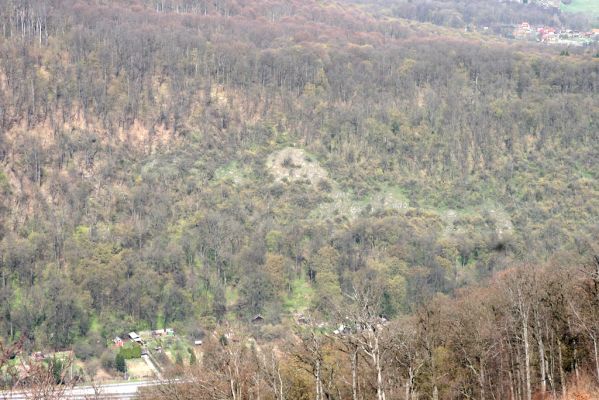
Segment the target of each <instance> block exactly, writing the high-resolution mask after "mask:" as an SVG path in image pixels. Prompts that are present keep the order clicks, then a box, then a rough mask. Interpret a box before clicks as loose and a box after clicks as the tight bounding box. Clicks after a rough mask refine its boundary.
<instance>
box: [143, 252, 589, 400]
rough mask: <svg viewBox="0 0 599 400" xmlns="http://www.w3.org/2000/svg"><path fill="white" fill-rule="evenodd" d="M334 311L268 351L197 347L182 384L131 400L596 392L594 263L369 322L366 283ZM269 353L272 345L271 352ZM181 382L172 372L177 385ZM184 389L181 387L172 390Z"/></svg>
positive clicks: (254, 345)
mask: <svg viewBox="0 0 599 400" xmlns="http://www.w3.org/2000/svg"><path fill="white" fill-rule="evenodd" d="M360 278H361V279H357V280H356V281H355V282H354V285H353V287H352V290H351V291H350V292H348V293H346V295H347V296H346V297H345V298H346V299H348V300H347V301H346V302H344V303H343V304H342V305H338V307H337V310H338V312H337V317H338V319H337V325H335V324H334V323H331V324H329V325H327V326H326V327H323V326H322V325H321V324H318V323H317V322H316V321H310V322H304V324H303V325H297V327H296V328H297V329H296V332H295V333H294V334H284V335H283V336H282V337H280V338H279V340H278V341H275V342H273V341H272V340H271V341H269V342H268V343H264V342H262V341H259V342H255V341H254V340H252V339H250V338H249V337H248V336H246V335H244V334H243V333H241V332H242V331H236V330H235V329H234V328H231V327H229V328H222V329H221V330H220V331H218V332H217V333H216V334H215V335H214V336H212V337H211V338H209V340H207V341H206V343H205V347H204V349H203V350H204V356H203V359H202V360H201V364H200V366H193V367H191V368H190V369H188V370H185V371H183V373H185V374H186V377H187V378H188V379H185V380H183V381H181V380H173V381H168V380H167V381H165V382H164V384H163V385H161V386H159V387H157V388H155V389H150V390H148V391H147V392H146V393H143V394H142V395H141V398H142V399H155V398H156V399H158V398H171V397H174V394H175V393H176V395H177V398H180V399H191V398H193V399H249V398H257V397H260V398H264V399H314V398H315V399H362V398H368V399H405V400H411V399H421V398H428V399H464V398H476V399H483V400H484V399H493V398H501V399H514V400H515V399H528V400H530V399H532V398H535V399H537V398H539V399H540V398H559V399H575V398H576V399H578V398H594V397H595V396H596V395H597V392H596V391H593V389H592V388H593V387H596V385H597V383H598V382H599V359H598V356H597V350H596V349H597V340H598V336H597V335H598V333H599V326H598V321H599V315H598V314H597V310H598V308H597V306H598V305H599V304H598V302H599V291H598V289H597V288H598V287H599V259H595V261H594V262H593V263H592V264H589V265H587V266H584V267H581V268H579V267H577V266H563V265H560V266H557V265H551V266H547V267H544V268H536V267H532V266H522V267H519V268H516V269H511V270H508V271H504V272H502V273H501V274H498V275H497V276H496V277H494V279H493V280H492V281H491V282H490V285H489V286H482V287H475V288H469V289H465V290H462V291H460V292H459V293H458V294H457V295H456V297H455V298H453V299H449V298H447V297H446V296H437V297H436V298H435V299H433V300H432V301H431V302H430V303H428V304H426V305H425V306H423V307H420V308H419V309H417V310H416V311H415V313H414V314H413V315H412V316H410V317H405V318H400V319H397V320H394V321H391V322H389V321H386V320H385V319H384V318H381V317H380V312H381V311H382V310H381V301H382V298H383V296H384V294H383V292H382V291H381V290H380V289H379V285H378V282H376V281H373V280H371V279H370V278H371V277H369V276H368V275H366V276H362V277H360ZM273 343H274V344H273ZM181 372H182V371H178V372H176V374H175V376H177V373H179V374H180V373H181ZM182 382H184V383H182Z"/></svg>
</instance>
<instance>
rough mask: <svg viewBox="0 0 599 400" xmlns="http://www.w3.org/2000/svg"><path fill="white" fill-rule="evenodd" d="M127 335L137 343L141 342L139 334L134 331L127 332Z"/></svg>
mask: <svg viewBox="0 0 599 400" xmlns="http://www.w3.org/2000/svg"><path fill="white" fill-rule="evenodd" d="M129 337H130V338H131V340H133V341H134V342H135V343H139V344H142V343H143V340H141V338H140V337H139V335H138V334H137V333H135V332H129Z"/></svg>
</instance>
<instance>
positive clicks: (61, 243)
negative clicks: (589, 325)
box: [0, 0, 599, 348]
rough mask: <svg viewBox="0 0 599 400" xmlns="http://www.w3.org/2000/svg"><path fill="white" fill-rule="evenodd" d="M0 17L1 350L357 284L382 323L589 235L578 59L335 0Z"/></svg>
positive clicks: (590, 126) (245, 308) (593, 114)
mask: <svg viewBox="0 0 599 400" xmlns="http://www.w3.org/2000/svg"><path fill="white" fill-rule="evenodd" d="M0 20H1V22H2V26H3V30H2V36H0V129H1V131H0V132H1V133H0V191H1V192H0V193H1V194H2V196H1V200H0V221H1V224H0V277H1V287H2V290H1V291H0V298H1V300H2V301H1V302H0V307H2V311H1V312H2V316H3V317H2V318H1V319H0V333H1V334H2V335H3V336H5V337H12V338H15V337H17V336H19V335H20V334H25V335H26V336H27V338H28V339H29V342H28V346H30V347H44V346H52V347H57V348H63V347H67V346H70V345H71V344H72V343H74V342H78V341H85V340H90V339H89V337H86V336H85V335H86V334H87V333H88V332H90V330H92V332H94V333H95V334H98V335H101V336H102V337H103V338H104V339H107V338H110V337H111V336H112V335H114V334H115V333H118V332H128V331H129V330H131V329H134V328H135V329H137V328H145V327H152V328H153V327H156V326H163V325H172V324H175V325H176V326H178V327H181V328H184V329H188V330H192V329H195V328H196V327H197V326H198V325H199V326H206V325H210V324H212V323H213V321H214V320H222V319H225V318H230V319H235V318H239V319H242V320H246V319H247V318H248V317H249V316H251V315H255V314H257V313H261V314H262V315H264V316H265V318H267V319H268V320H269V321H272V322H274V323H276V322H278V321H280V320H281V319H282V318H285V317H286V316H288V315H290V314H291V313H292V312H294V311H297V310H305V309H313V310H321V311H322V312H324V313H325V314H326V312H327V310H328V309H329V308H328V307H329V305H330V303H331V302H335V301H338V300H339V298H340V297H341V292H342V291H343V290H344V289H346V288H348V287H350V286H351V284H352V280H353V279H354V277H355V276H358V275H357V274H360V273H364V271H370V272H371V273H373V274H376V275H377V276H379V277H381V281H382V282H384V289H385V293H386V297H385V299H386V303H385V304H384V307H383V308H384V313H385V314H386V315H388V316H390V317H391V316H395V315H397V314H398V313H400V312H403V311H407V310H410V309H411V308H412V307H414V305H416V304H420V303H421V302H422V301H423V300H425V299H428V298H429V297H430V296H431V295H433V294H434V293H437V292H443V293H453V292H454V291H455V290H456V289H457V288H460V287H463V286H464V285H467V284H469V283H473V282H477V281H479V280H481V279H485V278H486V277H488V276H490V275H491V274H492V273H493V272H494V271H498V270H501V269H503V268H505V267H506V266H508V265H511V264H512V263H514V262H522V261H529V262H540V261H543V260H546V259H548V258H551V257H553V256H554V255H555V254H558V253H560V252H569V253H572V254H577V255H579V254H582V253H584V252H585V251H587V243H588V241H589V240H591V239H593V238H596V237H597V234H598V233H599V226H598V221H599V180H598V178H599V167H598V165H599V164H598V163H597V162H595V160H596V159H597V155H598V152H599V147H598V143H599V136H598V135H599V116H598V115H599V114H598V110H599V97H598V96H597V91H598V89H599V88H598V82H599V63H597V60H596V59H592V57H591V55H590V54H587V53H585V52H584V51H581V52H579V53H576V54H574V52H573V54H571V55H570V56H560V54H559V53H560V51H559V50H555V49H551V48H541V47H532V46H531V47H527V46H526V45H523V44H514V43H513V42H507V41H503V40H501V39H499V38H494V37H490V36H487V37H484V38H481V37H479V36H477V35H473V34H468V33H464V32H463V29H457V30H453V29H451V28H445V27H440V26H434V25H430V24H422V23H418V22H415V21H413V20H407V19H401V18H397V17H392V16H389V15H387V14H385V13H383V14H377V13H373V12H370V11H368V10H365V9H364V8H363V6H359V5H350V4H348V3H345V2H320V1H301V2H299V1H298V2H288V1H276V0H273V1H268V2H262V1H260V2H257V1H256V2H254V1H242V0H239V1H228V0H218V1H212V2H207V1H200V0H197V1H191V0H190V1H163V2H162V1H156V2H155V1H149V0H148V1H129V2H118V1H102V2H97V1H74V0H73V1H71V0H62V1H56V2H50V3H43V2H36V1H31V2H27V1H21V2H9V3H8V4H6V5H5V6H4V11H3V13H2V14H1V15H0ZM298 292H301V293H302V295H298ZM304 294H305V295H304Z"/></svg>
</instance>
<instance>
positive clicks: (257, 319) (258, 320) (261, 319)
mask: <svg viewBox="0 0 599 400" xmlns="http://www.w3.org/2000/svg"><path fill="white" fill-rule="evenodd" d="M263 322H264V317H263V316H262V315H260V314H258V315H255V316H254V318H252V324H261V323H263Z"/></svg>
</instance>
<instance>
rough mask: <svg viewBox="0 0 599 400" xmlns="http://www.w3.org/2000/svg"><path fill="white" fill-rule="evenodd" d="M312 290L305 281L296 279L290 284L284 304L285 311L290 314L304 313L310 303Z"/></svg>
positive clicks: (312, 295) (312, 294)
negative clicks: (289, 291) (289, 292)
mask: <svg viewBox="0 0 599 400" xmlns="http://www.w3.org/2000/svg"><path fill="white" fill-rule="evenodd" d="M313 297H314V289H313V288H312V286H310V284H309V283H308V282H306V280H304V279H296V280H294V281H293V282H291V294H290V295H289V296H288V297H287V299H286V300H285V303H284V305H283V306H284V307H285V310H287V312H290V313H296V312H298V313H301V312H305V311H306V310H307V309H308V308H309V307H310V304H311V303H312V298H313Z"/></svg>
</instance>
